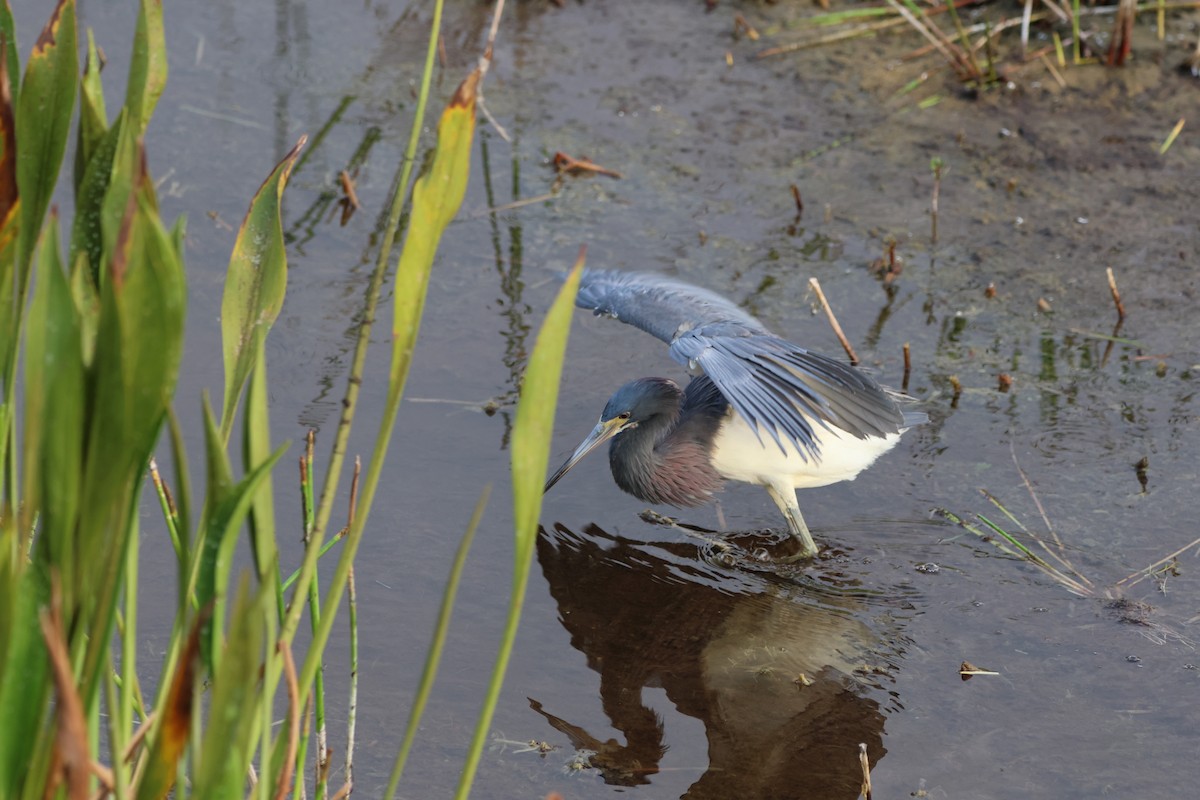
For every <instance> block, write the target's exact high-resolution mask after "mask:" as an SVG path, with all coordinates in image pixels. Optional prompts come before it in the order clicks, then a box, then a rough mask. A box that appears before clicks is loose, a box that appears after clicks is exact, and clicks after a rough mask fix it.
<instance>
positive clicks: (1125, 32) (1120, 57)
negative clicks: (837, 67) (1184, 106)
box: [758, 0, 1195, 91]
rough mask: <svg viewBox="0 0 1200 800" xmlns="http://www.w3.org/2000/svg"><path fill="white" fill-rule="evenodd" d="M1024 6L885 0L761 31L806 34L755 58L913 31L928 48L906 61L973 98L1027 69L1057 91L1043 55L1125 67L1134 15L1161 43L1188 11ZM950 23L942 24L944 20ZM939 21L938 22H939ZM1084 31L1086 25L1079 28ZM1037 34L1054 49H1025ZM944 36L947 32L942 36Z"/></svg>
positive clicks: (1027, 0) (1156, 6) (1054, 2)
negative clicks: (1007, 49) (1105, 35)
mask: <svg viewBox="0 0 1200 800" xmlns="http://www.w3.org/2000/svg"><path fill="white" fill-rule="evenodd" d="M964 6H971V7H972V8H975V9H977V14H978V13H980V12H979V11H978V9H980V7H985V8H984V9H983V11H982V12H981V13H983V14H986V15H987V18H986V19H984V20H982V21H980V22H978V23H975V24H973V25H965V24H964V23H963V21H962V19H961V18H960V16H959V13H958V10H959V8H962V7H964ZM1036 6H1037V7H1038V9H1039V10H1035V2H1034V0H1024V2H1022V3H1020V4H1019V6H1018V7H1019V8H1020V12H1019V13H1017V14H1011V13H1010V12H1009V10H1008V8H1007V7H1004V6H1002V5H1001V4H1000V3H998V2H992V3H989V2H986V0H985V2H982V3H981V2H976V0H944V3H943V4H942V5H929V6H927V5H918V4H917V3H915V2H913V0H883V4H882V5H878V6H873V7H868V8H853V9H841V10H837V11H829V12H827V13H821V14H815V15H813V16H810V17H805V18H802V19H797V20H795V21H792V22H789V23H788V24H786V25H780V26H775V27H764V28H762V31H763V35H764V37H779V36H780V35H781V34H783V33H785V31H786V32H790V31H794V30H797V29H799V30H802V31H804V32H805V34H804V36H803V38H801V39H800V40H799V41H794V42H789V43H783V44H776V45H773V46H771V47H769V48H767V49H765V50H762V51H760V52H759V53H758V57H759V58H769V57H772V56H778V55H782V54H784V53H789V52H795V51H797V50H803V49H807V48H810V47H817V46H820V45H825V44H831V43H833V42H840V41H846V40H850V39H859V38H873V37H876V36H880V35H883V34H885V33H888V32H896V31H902V30H906V29H907V30H911V31H913V32H915V33H917V34H919V35H920V36H921V37H922V38H923V39H925V40H926V42H927V44H926V46H924V47H922V48H920V49H918V50H916V51H914V52H913V53H911V54H910V57H918V56H924V55H927V54H930V53H935V52H936V53H937V54H938V55H940V56H941V57H942V60H943V61H944V63H945V64H946V66H947V67H948V68H949V69H950V71H951V72H953V73H954V75H955V78H956V79H957V81H958V82H959V83H960V84H961V85H963V86H964V87H966V88H967V89H968V90H971V91H979V90H983V89H987V88H990V87H993V86H996V85H998V84H1001V83H1004V82H1005V81H1007V80H1009V78H1010V77H1012V76H1014V75H1015V74H1016V73H1018V72H1019V71H1021V70H1023V69H1024V68H1025V67H1026V66H1027V65H1029V64H1031V63H1033V62H1037V63H1039V64H1041V65H1042V66H1043V67H1044V68H1045V69H1047V71H1048V72H1049V73H1050V75H1051V77H1053V78H1054V80H1055V81H1056V82H1057V83H1058V84H1059V85H1065V81H1064V79H1063V77H1062V74H1061V73H1060V72H1059V70H1058V69H1056V68H1055V67H1054V65H1053V64H1052V63H1051V62H1050V60H1049V58H1048V55H1049V54H1052V53H1053V54H1056V56H1057V62H1058V67H1059V68H1062V67H1065V66H1067V63H1068V62H1067V58H1066V56H1065V48H1066V47H1069V48H1070V52H1071V59H1070V62H1071V63H1072V64H1073V65H1074V66H1083V65H1086V64H1098V63H1106V64H1108V65H1110V66H1123V65H1124V64H1125V63H1126V61H1127V60H1128V59H1129V57H1130V55H1131V53H1132V33H1133V23H1134V21H1135V19H1136V17H1137V16H1138V15H1139V14H1143V13H1153V14H1154V15H1155V16H1156V19H1157V25H1158V39H1159V40H1160V41H1161V40H1162V39H1163V38H1164V37H1165V35H1166V34H1165V31H1166V13H1167V11H1169V10H1172V9H1194V8H1195V3H1194V2H1192V1H1191V0H1153V1H1152V2H1144V3H1137V2H1135V0H1120V2H1119V3H1118V4H1117V5H1112V6H1096V5H1088V6H1083V5H1081V4H1080V2H1079V0H1072V3H1071V4H1070V6H1069V7H1068V6H1067V4H1066V3H1065V2H1060V1H1059V0H1038V2H1037V3H1036ZM1110 16H1112V17H1114V18H1115V20H1114V23H1113V25H1112V30H1111V34H1110V37H1109V38H1110V42H1111V44H1110V47H1109V50H1108V51H1107V52H1106V53H1101V52H1099V51H1098V50H1096V49H1095V48H1094V47H1093V46H1092V40H1093V39H1094V38H1095V35H1096V28H1097V27H1098V26H1100V25H1101V23H1102V21H1103V20H1104V19H1105V18H1107V17H1110ZM946 17H948V18H949V20H948V23H947V21H946V20H945V18H946ZM939 18H941V19H943V21H942V22H940V23H939V22H938V19H939ZM1085 23H1086V25H1085ZM1034 26H1037V27H1039V28H1041V29H1043V30H1048V31H1049V32H1050V35H1051V37H1052V38H1053V44H1052V45H1050V46H1047V47H1043V48H1040V49H1037V50H1031V49H1030V31H1031V29H1032V28H1033V27H1034ZM947 27H948V28H950V30H949V31H947V30H945V29H944V28H947ZM1006 31H1018V32H1019V35H1018V42H1019V54H1018V55H1017V56H1016V57H1015V58H1013V59H1009V60H1008V61H1007V62H1005V60H1004V59H1002V58H1001V56H1000V54H999V48H1000V37H1001V35H1002V34H1003V33H1005V32H1006Z"/></svg>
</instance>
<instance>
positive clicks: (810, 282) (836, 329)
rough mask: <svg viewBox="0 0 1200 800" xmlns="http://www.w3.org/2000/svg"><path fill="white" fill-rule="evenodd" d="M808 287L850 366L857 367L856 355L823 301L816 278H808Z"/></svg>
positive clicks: (826, 303) (823, 294)
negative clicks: (815, 296)
mask: <svg viewBox="0 0 1200 800" xmlns="http://www.w3.org/2000/svg"><path fill="white" fill-rule="evenodd" d="M808 285H809V286H811V287H812V288H813V291H814V292H816V293H817V299H818V300H820V301H821V307H822V308H824V309H825V315H826V316H827V317H829V327H831V328H833V335H834V336H836V337H837V338H838V341H839V342H841V343H842V349H843V350H845V351H846V355H847V356H849V357H850V366H852V367H857V366H858V353H855V352H854V348H853V347H851V346H850V340H849V339H847V338H846V334H844V333H842V326H841V325H839V324H838V321H837V317H836V316H834V314H833V308H832V307H831V306H830V305H829V301H828V300H826V299H825V293H824V292H823V291H821V282H820V281H818V280H817V279H816V278H809V279H808Z"/></svg>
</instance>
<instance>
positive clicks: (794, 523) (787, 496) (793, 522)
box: [767, 486, 817, 561]
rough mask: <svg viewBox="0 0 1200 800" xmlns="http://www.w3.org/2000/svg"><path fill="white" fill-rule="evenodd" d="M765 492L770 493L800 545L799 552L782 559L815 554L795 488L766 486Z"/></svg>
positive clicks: (815, 548) (795, 558)
mask: <svg viewBox="0 0 1200 800" xmlns="http://www.w3.org/2000/svg"><path fill="white" fill-rule="evenodd" d="M767 493H768V494H770V495H771V499H772V500H774V501H775V505H777V506H779V510H780V511H782V512H783V518H784V519H786V520H787V524H788V530H789V531H791V534H792V538H793V539H795V540H796V543H797V544H799V545H800V552H799V553H797V554H796V555H795V556H793V557H791V558H788V559H784V560H785V561H799V560H800V559H802V558H813V557H814V556H816V554H817V543H816V542H814V541H813V538H812V534H811V533H809V532H808V525H806V524H805V522H804V515H803V514H801V513H800V504H799V503H798V502H796V490H795V489H793V488H792V487H791V486H768V487H767Z"/></svg>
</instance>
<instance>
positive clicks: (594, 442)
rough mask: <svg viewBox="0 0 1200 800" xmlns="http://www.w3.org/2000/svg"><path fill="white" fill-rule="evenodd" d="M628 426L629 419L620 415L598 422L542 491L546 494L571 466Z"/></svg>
mask: <svg viewBox="0 0 1200 800" xmlns="http://www.w3.org/2000/svg"><path fill="white" fill-rule="evenodd" d="M627 427H629V421H628V420H623V419H620V418H619V417H613V418H612V419H610V420H608V421H601V422H598V423H596V427H594V428H592V432H591V433H589V434H588V436H587V438H586V439H584V440H583V441H582V442H581V443H580V445H579V447H576V448H575V452H574V453H571V457H570V458H568V459H567V460H566V462H565V463H564V464H563V465H562V466H561V467H559V468H558V471H557V472H555V473H554V474H553V475H551V476H550V480H548V481H546V488H545V489H543V490H542V493H543V494H545V493H546V492H548V491H550V487H551V486H553V485H554V484H556V483H558V481H559V479H560V478H562V476H563V475H566V474H567V473H568V472H570V471H571V467H573V466H575V465H576V464H578V463H579V462H580V461H582V460H583V457H584V456H586V455H587V454H588V453H590V452H592V451H593V450H595V449H596V448H597V447H599V446H600V445H602V444H604V443H605V442H607V441H608V440H609V439H611V438H612V437H614V436H616V435H617V434H618V433H620V432H621V431H623V430H625V428H627Z"/></svg>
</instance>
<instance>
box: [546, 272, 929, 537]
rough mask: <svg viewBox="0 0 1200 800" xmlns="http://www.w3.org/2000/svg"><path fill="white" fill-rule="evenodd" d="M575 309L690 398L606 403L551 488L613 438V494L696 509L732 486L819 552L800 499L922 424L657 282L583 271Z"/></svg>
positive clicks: (638, 385) (671, 393)
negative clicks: (680, 368)
mask: <svg viewBox="0 0 1200 800" xmlns="http://www.w3.org/2000/svg"><path fill="white" fill-rule="evenodd" d="M575 302H576V305H578V306H579V307H580V308H590V309H591V310H592V311H593V312H595V313H596V315H597V316H599V315H606V316H610V317H612V318H614V319H619V320H621V321H622V322H627V323H629V324H630V325H633V326H635V327H638V328H641V329H642V330H644V331H646V332H647V333H650V334H653V335H654V336H656V337H657V338H659V339H662V340H663V341H664V342H667V343H668V344H669V345H670V354H671V357H672V358H674V359H675V360H676V361H678V362H680V363H681V364H683V365H685V366H686V367H688V369H689V370H690V371H691V372H692V373H693V374H695V377H694V378H692V380H691V382H690V383H689V384H688V385H687V387H686V388H682V389H681V388H680V387H679V385H678V384H676V383H675V382H674V381H670V380H667V379H666V378H639V379H637V380H635V381H631V382H630V383H627V384H625V385H624V386H622V387H621V388H620V389H618V390H617V391H616V393H615V394H614V395H613V396H612V397H611V398H609V401H608V404H607V405H606V406H605V407H604V411H603V413H601V414H600V421H599V422H598V423H597V424H596V427H595V428H593V429H592V432H591V433H590V434H588V437H587V438H586V439H584V440H583V442H582V443H581V444H580V445H579V447H577V448H576V449H575V452H573V453H572V454H571V457H570V458H568V459H567V460H566V462H565V463H564V464H563V465H562V466H561V467H559V468H558V471H557V472H555V473H554V474H553V475H551V476H550V479H549V480H548V481H546V490H547V491H548V490H549V489H550V487H551V486H553V485H554V484H555V483H557V482H558V481H559V479H560V478H562V476H564V475H566V474H567V472H568V471H569V470H570V469H571V468H572V467H574V466H575V465H576V464H577V463H579V461H580V459H582V458H583V457H584V456H586V455H587V454H588V453H590V452H591V451H592V450H595V449H596V448H597V447H599V446H600V445H601V444H603V443H604V442H607V441H609V440H611V441H612V444H611V445H610V446H609V454H608V460H609V465H610V466H611V468H612V474H613V478H614V479H615V480H616V482H617V485H618V486H619V487H621V488H622V489H623V490H625V491H626V492H628V493H629V494H632V495H633V496H635V497H637V498H640V499H642V500H646V501H648V502H650V503H665V504H667V505H672V506H676V507H682V506H696V505H700V504H702V503H706V502H708V501H709V500H711V499H712V496H713V494H714V493H715V492H717V491H718V490H720V489H721V486H722V484H723V482H724V481H726V480H734V481H742V482H745V483H753V484H757V485H759V486H763V487H766V490H767V492H768V494H770V495H771V499H772V500H774V501H775V505H777V506H779V510H780V511H782V512H783V516H784V518H785V519H786V520H787V524H788V529H789V531H790V532H791V534H792V536H793V537H794V538H795V539H796V540H797V542H798V544H799V547H800V552H799V553H798V557H811V556H814V555H816V553H817V546H816V544H815V543H814V542H813V538H812V534H811V533H809V531H808V525H806V524H805V522H804V517H803V516H802V515H801V514H800V505H799V503H798V502H797V501H796V489H807V488H813V487H817V486H828V485H829V484H831V483H837V482H839V481H849V480H853V479H854V478H855V477H856V476H857V475H858V474H859V473H860V472H862V471H863V470H864V469H866V468H867V467H869V466H870V465H871V464H872V463H873V462H874V461H875V459H877V458H879V456H881V455H883V454H884V453H886V452H887V451H888V450H891V449H892V448H893V447H894V446H895V445H896V443H897V442H898V441H899V440H900V434H901V433H903V432H904V430H906V429H907V428H909V427H911V426H913V425H917V424H920V423H922V422H924V421H925V419H926V417H925V415H924V414H921V413H916V412H907V411H904V410H902V409H901V407H900V403H901V402H903V401H904V400H905V399H906V398H905V397H904V396H903V395H901V394H899V393H897V392H894V391H892V390H890V389H888V388H886V387H884V386H880V385H879V384H878V383H876V382H875V381H874V380H872V379H871V377H870V376H868V375H867V374H866V373H864V372H862V371H860V370H858V369H855V368H854V367H851V366H849V365H847V364H843V363H842V362H840V361H836V360H834V359H832V358H829V357H827V356H823V355H820V354H818V353H813V352H811V351H809V350H806V349H805V348H803V347H800V346H799V345H796V344H792V343H791V342H789V341H786V340H785V339H781V338H780V337H778V336H776V335H775V334H773V333H771V332H770V331H769V330H767V328H766V327H765V326H764V325H763V324H762V323H761V322H759V321H758V320H756V319H755V318H754V317H752V316H750V315H749V314H747V313H746V312H745V311H742V310H741V309H740V308H738V307H737V306H736V305H734V304H733V303H731V302H730V301H728V300H726V299H725V298H723V297H721V296H719V295H717V294H714V293H713V292H710V291H708V290H706V289H700V288H697V287H695V286H690V285H688V284H686V283H683V282H681V281H676V280H672V279H670V278H665V277H662V276H659V275H649V274H642V273H635V272H619V271H616V270H595V269H589V270H585V271H584V273H583V278H582V281H581V283H580V285H579V294H578V296H577V298H576V301H575Z"/></svg>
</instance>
